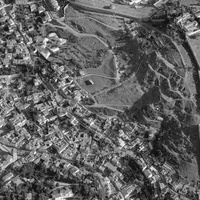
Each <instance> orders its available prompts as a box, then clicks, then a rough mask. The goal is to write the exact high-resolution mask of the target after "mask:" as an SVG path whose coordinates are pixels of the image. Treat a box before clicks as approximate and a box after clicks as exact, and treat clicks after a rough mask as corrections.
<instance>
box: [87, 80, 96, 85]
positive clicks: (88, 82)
mask: <svg viewBox="0 0 200 200" xmlns="http://www.w3.org/2000/svg"><path fill="white" fill-rule="evenodd" d="M85 84H86V85H94V82H93V80H91V79H89V80H86V81H85Z"/></svg>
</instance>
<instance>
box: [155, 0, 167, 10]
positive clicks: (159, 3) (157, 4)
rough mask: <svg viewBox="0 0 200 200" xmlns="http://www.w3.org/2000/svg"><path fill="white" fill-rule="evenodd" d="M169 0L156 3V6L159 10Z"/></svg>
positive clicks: (159, 0) (160, 0)
mask: <svg viewBox="0 0 200 200" xmlns="http://www.w3.org/2000/svg"><path fill="white" fill-rule="evenodd" d="M168 1H169V0H158V1H157V2H156V3H154V6H155V7H157V8H160V7H161V6H163V5H164V4H166V3H167V2H168Z"/></svg>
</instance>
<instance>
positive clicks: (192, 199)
mask: <svg viewBox="0 0 200 200" xmlns="http://www.w3.org/2000/svg"><path fill="white" fill-rule="evenodd" d="M73 2H74V1H72V3H73ZM115 3H119V4H120V5H129V6H130V7H133V9H136V10H137V9H140V8H141V7H143V6H146V4H149V5H151V6H153V7H154V8H156V9H157V10H158V11H160V10H161V9H162V13H158V14H157V13H156V14H154V15H152V16H151V17H150V18H148V19H144V23H146V24H151V26H152V27H153V28H154V29H155V32H156V29H159V30H163V31H165V32H166V34H167V35H169V37H171V38H173V40H174V41H175V42H177V43H181V42H183V41H185V40H186V39H187V37H194V36H195V37H198V33H199V32H200V28H199V22H200V20H199V19H200V10H199V11H198V10H197V9H196V8H185V10H184V11H183V9H181V10H180V9H179V10H178V9H176V10H177V12H174V9H173V8H174V6H176V8H178V7H179V6H180V4H179V2H176V3H175V4H173V7H172V3H171V1H166V0H165V1H163V0H159V1H148V0H132V1H128V0H118V1H115ZM167 3H168V4H169V6H167V5H166V4H167ZM68 6H70V1H66V2H65V4H64V5H60V2H59V1H58V2H57V1H56V0H48V1H47V0H46V1H40V0H38V1H37V0H35V1H28V0H15V1H12V0H10V1H9V0H5V1H4V0H0V37H1V38H0V56H1V59H0V93H1V95H0V114H1V115H0V135H1V140H0V155H1V157H0V160H1V163H0V179H1V180H0V199H5V200H15V199H16V200H18V199H25V200H34V199H36V200H40V199H41V200H46V199H49V200H51V199H52V200H54V199H55V200H61V199H63V200H64V199H85V200H104V199H108V200H128V199H130V200H131V199H132V200H145V199H147V200H151V199H152V200H153V199H154V200H168V199H169V200H171V199H173V200H197V199H200V182H190V181H185V180H184V179H183V178H181V177H180V176H179V173H178V171H177V170H176V167H174V166H173V165H172V164H171V163H170V162H168V161H167V159H165V157H164V156H163V155H162V152H160V151H159V150H157V149H158V148H157V147H158V146H159V144H160V142H161V141H162V134H160V133H159V134H158V133H157V132H151V133H149V132H148V131H146V130H145V129H144V127H143V126H142V125H140V123H138V122H137V121H131V120H130V121H124V120H122V119H121V118H120V117H119V116H115V117H103V116H101V115H98V113H94V112H92V111H91V110H90V109H88V107H87V106H86V104H87V102H93V99H92V98H91V96H90V94H89V93H87V91H85V90H83V89H81V88H80V87H79V85H78V84H77V82H76V77H77V76H80V73H81V72H80V71H77V70H71V69H70V68H68V67H67V66H65V65H62V64H59V63H54V62H51V61H49V60H50V59H49V58H51V57H53V56H54V55H55V54H57V53H59V51H60V48H62V46H63V45H66V44H67V43H68V41H67V39H64V38H62V37H60V36H59V35H58V34H56V33H55V32H51V33H49V34H48V35H47V36H46V37H43V36H42V33H41V32H42V31H44V30H43V27H44V26H45V24H48V23H52V24H56V22H55V20H54V15H56V13H57V12H59V11H60V10H61V9H63V7H68ZM169 7H170V8H171V9H169ZM105 10H115V7H114V6H113V3H112V4H111V6H109V9H105ZM180 12H181V13H180ZM163 24H164V25H163ZM136 26H137V22H135V20H132V21H131V20H129V21H127V23H126V24H125V29H126V30H127V31H129V32H130V34H131V35H132V37H137V34H138V32H137V31H132V30H133V27H136ZM153 37H156V35H153ZM151 38H152V37H151V36H148V37H146V39H144V38H143V40H142V41H141V49H142V51H143V52H144V53H145V55H146V56H148V55H149V54H151V53H152V52H153V51H155V49H156V48H159V46H160V45H161V46H162V45H163V43H164V41H163V39H162V37H156V41H155V43H149V42H148V41H150V39H151ZM155 47H156V48H155ZM85 84H86V85H93V84H94V82H93V81H92V80H90V79H88V80H86V81H85ZM157 119H158V120H160V121H163V118H162V117H161V116H158V117H157Z"/></svg>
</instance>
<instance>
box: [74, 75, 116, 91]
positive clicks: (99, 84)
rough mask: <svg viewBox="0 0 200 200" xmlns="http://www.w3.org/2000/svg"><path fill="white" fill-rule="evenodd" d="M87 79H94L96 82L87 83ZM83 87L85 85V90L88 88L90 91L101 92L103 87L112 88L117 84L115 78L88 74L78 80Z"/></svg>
mask: <svg viewBox="0 0 200 200" xmlns="http://www.w3.org/2000/svg"><path fill="white" fill-rule="evenodd" d="M86 80H92V81H93V82H94V84H93V85H86V84H85V81H86ZM78 82H79V84H80V85H81V87H83V88H84V89H85V90H87V91H88V92H89V93H91V94H93V93H96V92H99V91H101V90H103V89H106V88H110V87H111V86H113V85H114V84H115V81H114V80H111V79H108V78H103V77H98V76H87V77H84V78H82V79H80V80H78Z"/></svg>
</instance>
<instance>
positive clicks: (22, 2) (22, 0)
mask: <svg viewBox="0 0 200 200" xmlns="http://www.w3.org/2000/svg"><path fill="white" fill-rule="evenodd" d="M15 3H16V4H17V5H26V4H28V0H15Z"/></svg>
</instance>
